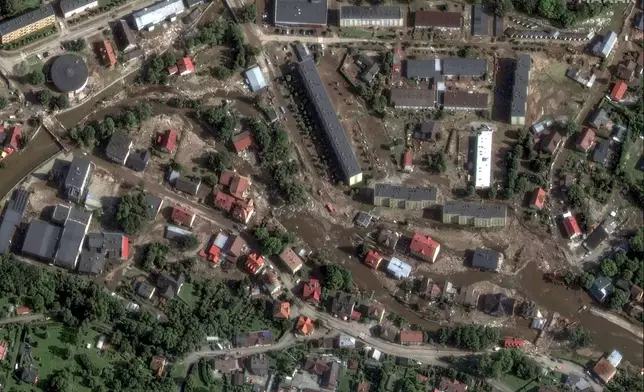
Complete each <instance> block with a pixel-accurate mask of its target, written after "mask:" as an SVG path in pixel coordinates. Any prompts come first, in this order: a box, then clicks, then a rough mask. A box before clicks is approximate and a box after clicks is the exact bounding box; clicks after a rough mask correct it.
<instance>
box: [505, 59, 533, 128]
mask: <svg viewBox="0 0 644 392" xmlns="http://www.w3.org/2000/svg"><path fill="white" fill-rule="evenodd" d="M531 65H532V59H531V58H530V55H529V54H520V55H519V56H518V57H517V63H516V68H515V69H514V78H513V81H512V98H511V99H510V124H512V125H525V116H526V113H527V111H528V82H529V78H530V66H531Z"/></svg>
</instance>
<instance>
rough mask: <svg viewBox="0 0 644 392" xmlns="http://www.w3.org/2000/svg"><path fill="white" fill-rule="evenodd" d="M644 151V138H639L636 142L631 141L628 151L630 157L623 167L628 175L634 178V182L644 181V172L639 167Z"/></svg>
mask: <svg viewBox="0 0 644 392" xmlns="http://www.w3.org/2000/svg"><path fill="white" fill-rule="evenodd" d="M643 152H644V140H642V139H640V138H637V139H636V140H635V142H633V143H631V146H630V148H629V151H628V157H627V159H626V161H625V162H624V167H623V168H622V169H623V170H624V172H626V173H627V175H628V176H629V177H630V178H631V179H632V180H634V182H641V181H644V172H642V171H641V170H639V169H638V168H637V164H638V162H639V160H640V158H641V157H642V153H643Z"/></svg>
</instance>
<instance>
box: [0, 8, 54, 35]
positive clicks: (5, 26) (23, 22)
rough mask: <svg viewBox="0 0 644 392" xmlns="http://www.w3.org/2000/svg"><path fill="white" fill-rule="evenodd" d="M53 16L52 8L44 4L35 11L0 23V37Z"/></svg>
mask: <svg viewBox="0 0 644 392" xmlns="http://www.w3.org/2000/svg"><path fill="white" fill-rule="evenodd" d="M53 15H54V7H53V6H52V5H51V4H45V5H43V6H41V7H39V8H36V9H35V10H32V11H29V12H25V13H24V14H22V15H18V16H16V17H15V18H11V19H8V20H5V21H3V22H2V23H0V36H4V35H6V34H9V33H12V32H14V31H16V30H19V29H21V28H23V27H25V26H29V25H30V24H32V23H36V22H38V21H39V20H43V19H45V18H47V17H49V16H53Z"/></svg>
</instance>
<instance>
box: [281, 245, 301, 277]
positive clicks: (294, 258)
mask: <svg viewBox="0 0 644 392" xmlns="http://www.w3.org/2000/svg"><path fill="white" fill-rule="evenodd" d="M279 258H280V260H281V261H282V263H283V264H284V266H286V268H287V269H288V271H289V272H290V273H291V274H295V273H296V272H297V271H299V270H300V269H301V268H302V266H303V265H304V262H303V261H302V259H301V258H300V256H298V255H297V253H295V252H294V251H293V248H291V247H290V246H287V247H286V249H284V251H282V253H280V255H279Z"/></svg>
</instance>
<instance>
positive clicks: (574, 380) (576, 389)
mask: <svg viewBox="0 0 644 392" xmlns="http://www.w3.org/2000/svg"><path fill="white" fill-rule="evenodd" d="M564 384H565V385H566V386H567V387H568V388H570V390H571V391H573V392H593V391H594V389H593V387H591V386H590V383H588V381H586V380H585V378H584V377H583V376H582V375H580V374H577V373H570V374H568V375H567V376H566V381H565V382H564Z"/></svg>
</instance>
